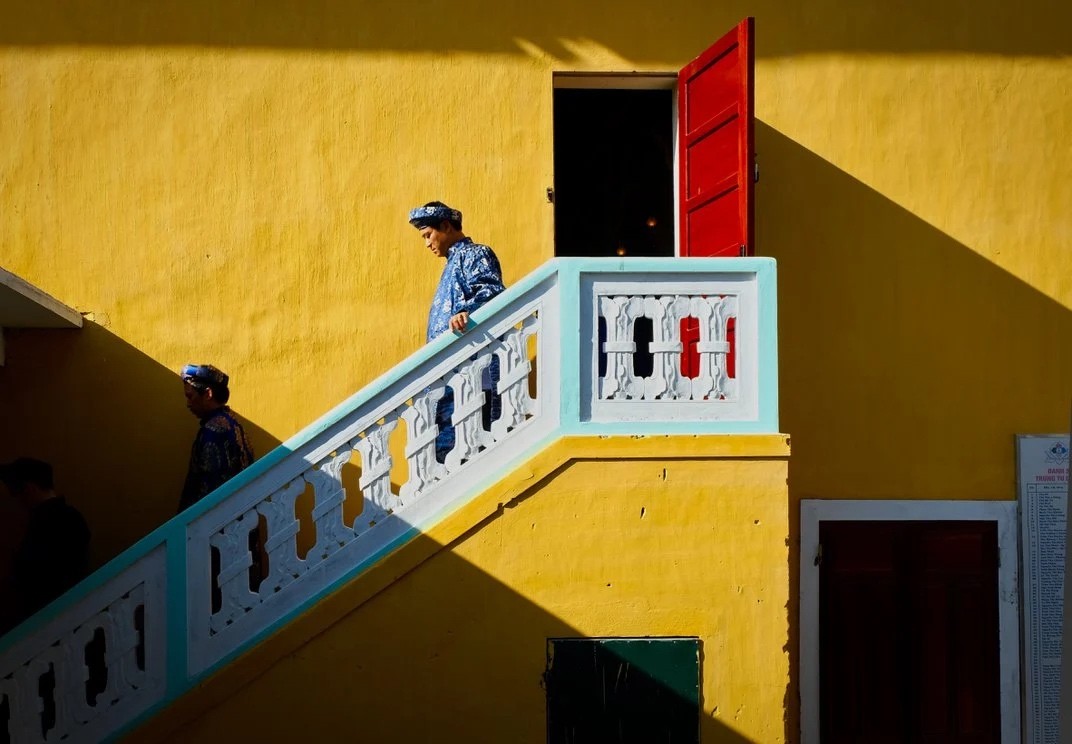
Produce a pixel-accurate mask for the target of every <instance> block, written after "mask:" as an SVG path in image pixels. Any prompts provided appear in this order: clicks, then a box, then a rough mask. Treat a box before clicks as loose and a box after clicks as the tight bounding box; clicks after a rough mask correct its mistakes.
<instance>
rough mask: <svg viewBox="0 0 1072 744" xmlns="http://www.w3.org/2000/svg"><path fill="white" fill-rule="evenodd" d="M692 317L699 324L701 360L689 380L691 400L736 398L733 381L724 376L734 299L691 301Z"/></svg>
mask: <svg viewBox="0 0 1072 744" xmlns="http://www.w3.org/2000/svg"><path fill="white" fill-rule="evenodd" d="M692 314H693V315H694V316H695V317H696V318H697V319H698V320H699V325H700V340H699V341H698V342H697V343H696V352H697V354H698V355H699V357H700V370H699V374H698V376H697V377H696V378H694V379H693V380H692V398H693V400H704V399H705V398H711V399H718V398H720V397H722V396H725V397H726V398H727V399H731V400H732V399H733V398H734V397H736V391H737V385H736V382H737V381H736V380H731V379H730V378H729V376H728V375H727V370H726V357H727V355H728V354H729V351H730V343H729V340H728V338H727V333H726V330H727V324H728V323H729V319H730V318H731V317H737V298H736V297H734V296H729V297H693V298H692Z"/></svg>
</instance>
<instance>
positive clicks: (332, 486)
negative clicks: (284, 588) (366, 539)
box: [305, 448, 354, 568]
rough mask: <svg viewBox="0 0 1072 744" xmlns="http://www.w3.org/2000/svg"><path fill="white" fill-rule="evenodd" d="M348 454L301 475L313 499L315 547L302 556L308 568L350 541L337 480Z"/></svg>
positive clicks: (339, 454)
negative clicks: (310, 486)
mask: <svg viewBox="0 0 1072 744" xmlns="http://www.w3.org/2000/svg"><path fill="white" fill-rule="evenodd" d="M352 452H353V451H352V450H350V449H349V448H347V449H345V450H343V451H342V452H339V453H338V454H337V455H336V456H335V457H330V458H328V459H327V460H324V462H322V463H320V469H319V470H309V471H306V473H305V480H307V481H309V483H311V484H312V485H313V491H314V492H315V495H316V502H315V505H314V506H313V522H314V523H315V524H316V545H314V546H313V548H312V550H310V551H309V554H308V555H307V556H305V561H306V563H308V564H309V567H310V568H312V567H313V566H315V565H316V564H317V563H319V562H320V561H322V560H324V559H325V558H327V557H328V556H329V555H331V554H332V553H334V552H335V551H336V550H338V549H339V548H341V547H342V546H343V545H346V543H348V542H350V541H351V540H353V539H354V532H353V530H351V529H349V528H347V527H346V525H345V524H344V523H343V515H342V507H343V501H345V500H346V489H345V488H343V487H342V476H341V472H342V468H343V466H344V465H345V464H346V463H348V462H349V461H350V455H351V454H352Z"/></svg>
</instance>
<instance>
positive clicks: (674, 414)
mask: <svg viewBox="0 0 1072 744" xmlns="http://www.w3.org/2000/svg"><path fill="white" fill-rule="evenodd" d="M585 289H586V290H587V291H588V292H589V293H590V300H588V302H590V303H591V304H590V307H591V308H592V311H591V313H592V314H591V316H589V317H588V318H586V319H584V322H585V326H584V329H585V330H584V334H585V335H586V336H591V337H592V338H596V337H597V329H598V328H599V325H600V322H602V325H603V327H604V328H605V332H606V338H605V340H604V341H603V342H602V344H598V343H597V344H593V345H592V347H591V348H590V349H588V350H587V352H588V353H587V357H586V358H585V362H586V367H585V369H584V370H582V378H583V379H582V385H587V386H588V388H587V390H588V391H589V392H588V393H587V394H586V393H583V392H582V411H581V417H582V419H583V420H588V421H592V422H600V423H606V422H649V421H663V422H681V421H686V422H688V421H691V422H704V421H735V420H736V421H752V420H755V419H756V418H758V410H759V380H758V369H759V362H758V359H759V349H760V344H759V317H758V315H759V313H758V309H759V303H758V282H757V281H755V279H754V277H752V278H751V280H750V281H742V280H741V278H740V277H734V276H729V275H725V276H721V277H720V276H718V275H710V274H709V275H707V276H702V275H701V276H697V277H695V278H688V279H682V278H681V276H680V275H676V276H672V277H668V278H662V277H660V276H658V275H655V276H646V277H642V276H631V277H630V276H624V277H614V276H606V277H597V278H593V279H592V280H590V281H588V282H587V283H586V284H585ZM641 320H643V321H645V322H644V324H643V326H642V325H641V323H639V321H641ZM686 323H687V324H691V325H693V326H694V327H695V332H696V337H694V338H691V339H686V338H685V337H683V331H682V328H683V325H684V324H686ZM649 327H650V332H648V330H647V329H648V328H649ZM686 341H691V342H692V344H691V348H689V345H688V344H686ZM583 354H584V352H583V351H582V355H583ZM687 357H692V359H693V361H694V364H693V365H690V366H693V367H694V369H693V370H692V373H691V375H690V376H686V375H685V374H684V373H683V372H682V363H683V361H684V360H685V359H686V358H687ZM731 358H732V359H733V361H734V366H735V370H734V371H733V373H732V374H731V370H730V359H731ZM649 360H650V365H651V369H650V371H645V372H644V373H643V374H638V372H637V369H638V364H637V362H638V361H642V362H643V365H642V366H646V365H647V364H648V362H649ZM601 361H602V363H603V365H605V369H604V371H603V372H602V373H600V371H599V367H600V366H601V364H600V362H601Z"/></svg>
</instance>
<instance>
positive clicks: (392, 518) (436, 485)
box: [187, 284, 557, 671]
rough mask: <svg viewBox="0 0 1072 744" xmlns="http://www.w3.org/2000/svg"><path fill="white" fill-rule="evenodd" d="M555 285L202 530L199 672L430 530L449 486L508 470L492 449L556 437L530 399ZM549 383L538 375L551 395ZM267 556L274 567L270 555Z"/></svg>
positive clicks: (194, 664) (197, 574) (194, 546)
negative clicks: (351, 474) (350, 513)
mask: <svg viewBox="0 0 1072 744" xmlns="http://www.w3.org/2000/svg"><path fill="white" fill-rule="evenodd" d="M553 288H554V285H553V284H548V285H547V286H545V287H543V288H542V289H543V292H541V293H538V294H536V295H535V296H533V297H532V298H530V301H529V302H527V303H523V304H520V305H518V306H515V307H514V308H513V310H512V312H501V313H499V317H498V318H497V319H492V321H491V322H490V323H485V324H483V327H484V328H486V330H483V331H474V332H472V333H471V334H467V336H466V337H465V339H466V340H467V341H468V343H458V344H454V345H450V346H448V347H446V348H445V349H444V350H443V352H442V353H441V354H440V359H439V360H438V363H432V364H431V366H430V367H429V368H425V367H417V368H415V369H413V370H411V371H409V372H408V373H407V374H405V375H403V376H402V377H401V378H400V379H399V380H398V381H397V382H396V383H395V384H394V385H392V386H390V387H389V388H388V389H387V390H385V391H384V394H383V395H381V396H377V397H376V398H374V399H372V400H369V401H368V402H367V403H365V404H362V405H359V406H357V407H356V409H355V410H354V411H353V413H352V416H351V421H350V422H349V423H347V424H345V425H341V426H339V427H337V428H334V429H331V430H329V431H325V432H324V433H323V434H322V435H321V436H320V437H319V441H315V442H310V445H309V447H310V448H311V449H310V452H309V455H307V456H306V457H303V458H301V459H300V460H298V461H297V462H298V467H299V472H297V473H296V474H294V475H293V476H292V477H290V478H289V479H287V480H286V481H285V482H279V483H278V484H277V485H269V483H271V481H270V480H269V479H265V480H264V481H261V482H260V483H256V484H251V486H250V488H248V489H246V492H245V493H246V494H248V495H247V496H246V497H244V498H243V497H241V496H239V497H236V498H235V499H232V500H230V501H229V502H225V503H222V504H220V505H219V506H217V507H216V508H215V509H213V510H211V511H209V512H207V513H206V514H204V515H202V516H201V517H200V518H198V519H196V520H194V521H193V522H192V523H191V525H190V527H189V537H188V540H187V569H188V573H189V577H190V580H191V584H190V587H191V594H190V597H189V602H190V604H189V607H190V612H189V618H188V622H189V628H190V640H191V644H190V657H189V658H190V665H191V668H192V669H193V670H194V671H199V670H201V669H204V668H207V667H209V666H211V665H212V664H215V663H217V662H218V661H219V660H221V659H222V658H224V657H225V656H226V655H228V654H229V653H231V652H233V651H235V650H236V649H237V648H238V647H239V646H241V645H243V644H244V643H245V642H246V641H248V639H249V638H250V636H251V634H256V633H257V632H260V631H262V630H263V629H264V628H267V627H270V626H272V625H273V624H274V623H275V622H277V621H278V620H279V619H280V618H282V617H284V616H286V615H288V614H290V613H291V612H293V611H295V609H296V608H298V607H300V606H303V605H304V604H305V603H307V602H308V601H309V599H310V598H312V597H313V596H315V595H316V594H317V593H318V592H320V591H322V590H323V589H324V588H325V586H329V585H330V584H332V583H334V582H337V581H339V580H341V579H343V578H344V577H346V576H347V575H349V574H350V573H352V572H353V570H354V567H355V565H362V564H363V563H364V562H366V561H369V560H372V559H374V558H375V556H377V555H378V554H379V553H380V552H381V551H383V550H384V549H386V548H387V547H388V546H389V545H390V544H391V543H392V541H394V540H397V539H400V538H402V537H403V536H404V535H405V534H406V533H407V532H409V531H410V530H412V529H414V528H415V527H417V526H418V525H423V524H424V523H425V519H426V514H427V513H428V512H429V511H432V512H435V511H438V510H440V509H442V508H443V506H444V505H445V504H446V503H449V500H445V499H444V498H443V497H444V494H445V493H446V489H447V486H448V485H449V484H450V483H451V482H452V481H458V478H459V475H460V474H461V473H463V471H464V473H465V478H466V482H468V481H470V480H471V479H473V478H478V479H479V478H480V477H482V476H484V475H486V474H487V473H490V472H493V471H495V470H497V469H498V468H499V465H500V464H499V463H498V462H497V460H496V459H495V458H488V457H486V456H485V453H487V452H489V451H490V450H493V449H497V448H500V449H501V448H502V447H503V446H505V444H506V443H508V442H511V441H512V440H513V439H515V438H519V435H520V434H521V433H522V432H523V431H524V430H525V429H526V428H532V429H534V430H535V432H536V433H537V434H538V435H539V436H545V435H546V434H547V433H548V432H549V431H550V429H549V427H548V424H549V423H551V422H553V420H554V418H555V417H554V416H553V415H546V416H544V415H541V406H540V405H539V403H540V402H542V396H541V395H540V394H537V396H536V397H533V395H532V392H531V390H530V378H531V376H532V372H533V361H534V360H530V358H529V354H528V348H529V344H530V340H531V341H533V342H534V343H535V345H536V348H537V349H540V351H538V352H537V355H536V359H537V360H538V359H541V358H542V349H541V344H542V340H543V339H542V336H541V324H542V321H543V317H544V315H545V308H546V305H547V302H548V299H549V297H550V296H551V294H550V290H552V289H553ZM493 370H494V373H495V374H492V371H493ZM549 379H550V380H553V374H552V375H551V377H550V378H549ZM547 381H548V380H542V379H541V380H540V386H541V390H542V389H545V388H543V385H544V384H545V383H546V382H547ZM492 387H493V388H494V390H493V391H492V390H491V389H490V388H492ZM486 389H487V393H488V394H487V395H486V394H485V390H486ZM448 391H450V394H451V395H452V399H453V415H452V416H451V418H450V421H451V425H452V426H453V430H454V444H453V447H452V448H450V450H449V451H446V452H442V453H440V456H439V457H437V452H436V435H437V434H438V431H439V430H438V427H437V425H436V408H437V404H438V403H439V402H440V400H441V399H443V398H444V396H445V394H446V393H447V392H448ZM492 392H494V394H495V395H497V396H498V398H499V400H500V409H501V410H500V413H499V415H498V417H496V418H495V419H494V420H493V421H492V420H490V416H489V414H488V413H487V412H485V407H486V405H487V403H488V398H489V396H490V394H491V393H492ZM552 413H557V412H552ZM400 423H402V424H403V425H402V426H399V424H400ZM529 424H532V426H531V427H529ZM396 433H397V434H398V435H399V436H400V437H401V438H402V442H401V447H400V448H399V449H400V451H402V452H404V453H405V460H406V464H407V467H406V469H405V472H406V475H405V480H403V481H401V482H392V477H391V476H392V470H393V466H394V457H393V454H392V451H391V450H392V448H391V437H392V434H396ZM528 438H529V439H531V435H530V436H529V437H528ZM350 463H353V464H354V465H356V466H357V467H358V468H359V469H360V473H361V475H360V479H359V481H358V489H357V490H358V491H359V493H356V494H354V495H353V498H356V499H358V500H359V502H360V503H359V506H360V509H359V513H358V515H357V516H356V518H354V519H353V520H352V521H350V522H348V521H347V520H346V518H345V517H344V513H345V511H346V509H345V504H346V501H347V499H348V498H351V496H350V495H349V494H347V491H346V488H345V487H344V485H343V481H344V477H343V468H344V467H345V466H346V465H348V464H350ZM308 487H311V488H312V493H313V507H312V512H311V515H310V519H311V522H312V524H313V532H314V534H315V541H314V543H313V544H312V546H311V547H310V548H309V549H308V551H307V552H306V553H305V554H304V556H301V555H300V554H301V552H302V551H301V546H300V544H299V538H300V529H299V519H298V514H297V511H296V510H297V500H298V498H299V496H300V495H301V494H303V493H305V492H306V489H307V488H308ZM452 494H453V495H452V496H450V497H447V499H450V498H459V497H464V496H465V490H464V489H461V490H459V488H458V486H457V485H455V487H454V488H453V489H452ZM432 497H434V498H432ZM429 499H431V501H429ZM262 518H263V519H262ZM262 544H263V546H264V548H263V549H262V548H261V547H260V546H261V545H262ZM214 552H215V554H216V555H217V556H218V559H217V560H216V561H213V553H214ZM257 553H263V554H266V556H267V560H266V561H264V560H258V557H259V556H257V555H256V554H257ZM214 563H215V564H216V565H218V570H215V571H214V570H213V564H214ZM265 563H266V564H267V565H265ZM213 597H217V598H218V599H217V600H216V601H215V602H213V601H212V600H213Z"/></svg>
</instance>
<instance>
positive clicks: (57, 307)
mask: <svg viewBox="0 0 1072 744" xmlns="http://www.w3.org/2000/svg"><path fill="white" fill-rule="evenodd" d="M8 313H10V316H9V315H8ZM0 325H2V326H5V327H7V328H81V327H82V314H81V313H79V312H78V311H77V310H75V309H74V308H70V307H67V306H66V305H64V304H63V303H62V302H60V301H59V300H57V299H56V298H55V297H53V296H52V295H49V294H47V293H45V292H43V291H42V290H41V289H39V288H37V287H36V286H34V285H33V284H30V283H29V282H28V281H26V280H25V279H23V278H22V277H20V276H18V275H16V274H12V273H11V272H10V271H8V270H7V269H4V268H0Z"/></svg>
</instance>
